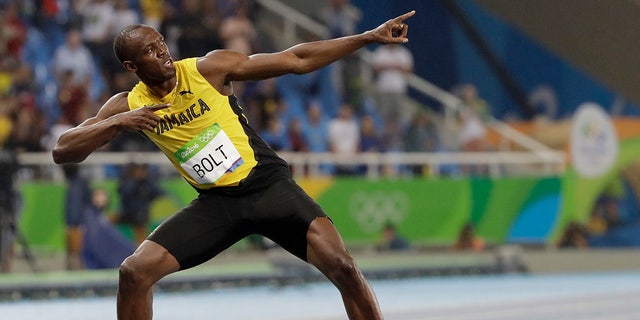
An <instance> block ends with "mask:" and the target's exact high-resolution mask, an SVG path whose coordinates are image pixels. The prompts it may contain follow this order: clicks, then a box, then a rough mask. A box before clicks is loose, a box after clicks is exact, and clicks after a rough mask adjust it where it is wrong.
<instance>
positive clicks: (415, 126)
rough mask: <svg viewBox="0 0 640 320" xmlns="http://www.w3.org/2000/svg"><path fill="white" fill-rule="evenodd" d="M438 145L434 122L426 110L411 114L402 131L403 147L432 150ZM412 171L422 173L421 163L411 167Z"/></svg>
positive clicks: (411, 150)
mask: <svg viewBox="0 0 640 320" xmlns="http://www.w3.org/2000/svg"><path fill="white" fill-rule="evenodd" d="M437 147H438V135H437V129H436V128H435V124H434V123H433V122H432V121H431V119H430V118H429V115H428V114H427V113H426V112H417V113H415V114H414V115H413V118H412V119H411V122H410V123H409V126H408V127H407V130H406V131H405V132H404V149H405V151H406V152H434V151H436V148H437ZM411 170H412V173H413V174H416V175H422V174H424V173H425V172H424V167H423V166H422V165H415V166H412V167H411Z"/></svg>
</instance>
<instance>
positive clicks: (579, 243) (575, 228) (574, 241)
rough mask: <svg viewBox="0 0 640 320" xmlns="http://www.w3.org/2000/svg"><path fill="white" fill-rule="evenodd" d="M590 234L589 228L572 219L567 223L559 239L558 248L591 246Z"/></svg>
mask: <svg viewBox="0 0 640 320" xmlns="http://www.w3.org/2000/svg"><path fill="white" fill-rule="evenodd" d="M588 238H589V234H588V232H587V228H586V227H585V226H583V225H581V224H580V223H578V222H575V221H572V222H569V224H567V226H566V227H565V229H564V232H563V233H562V237H561V238H560V240H558V242H557V244H556V246H557V247H558V248H587V247H589V240H588Z"/></svg>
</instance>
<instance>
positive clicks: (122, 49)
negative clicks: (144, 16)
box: [113, 24, 144, 63]
mask: <svg viewBox="0 0 640 320" xmlns="http://www.w3.org/2000/svg"><path fill="white" fill-rule="evenodd" d="M143 26H144V25H142V24H134V25H130V26H127V27H125V28H124V29H122V30H121V31H120V33H118V35H117V36H116V37H115V39H113V52H114V53H115V54H116V58H118V61H120V63H123V62H125V61H126V60H129V59H131V56H130V53H129V50H127V49H128V47H129V44H130V42H131V38H132V37H133V34H134V33H135V31H136V30H137V29H138V28H140V27H143Z"/></svg>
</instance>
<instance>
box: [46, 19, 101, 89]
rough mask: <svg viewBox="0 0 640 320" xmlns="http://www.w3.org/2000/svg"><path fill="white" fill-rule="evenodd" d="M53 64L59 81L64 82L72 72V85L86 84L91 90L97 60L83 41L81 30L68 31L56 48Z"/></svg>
mask: <svg viewBox="0 0 640 320" xmlns="http://www.w3.org/2000/svg"><path fill="white" fill-rule="evenodd" d="M51 64H52V66H53V72H54V75H55V77H56V79H57V80H58V83H64V82H65V81H64V79H65V78H66V77H67V75H68V74H69V73H70V74H71V80H70V83H71V84H72V85H74V86H84V87H85V88H86V90H89V85H90V83H91V80H92V79H93V75H94V73H95V62H94V60H93V56H92V55H91V51H89V49H88V48H87V47H86V46H85V45H84V44H83V43H82V37H81V34H80V31H79V30H77V29H70V30H69V31H67V37H66V41H65V43H64V44H63V45H61V46H59V47H57V48H56V49H55V53H54V55H53V60H52V61H51Z"/></svg>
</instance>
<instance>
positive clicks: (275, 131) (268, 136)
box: [260, 117, 289, 151]
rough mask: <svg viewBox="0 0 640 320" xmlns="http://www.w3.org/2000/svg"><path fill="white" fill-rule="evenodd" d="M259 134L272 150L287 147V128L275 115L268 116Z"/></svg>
mask: <svg viewBox="0 0 640 320" xmlns="http://www.w3.org/2000/svg"><path fill="white" fill-rule="evenodd" d="M260 136H261V137H262V139H264V141H265V142H267V144H269V146H270V147H271V149H273V150H274V151H281V150H288V149H289V141H288V140H287V130H286V129H285V127H284V126H283V125H282V121H281V120H280V119H279V118H277V117H270V118H269V119H268V120H267V126H266V128H265V129H264V130H262V132H261V133H260Z"/></svg>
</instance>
